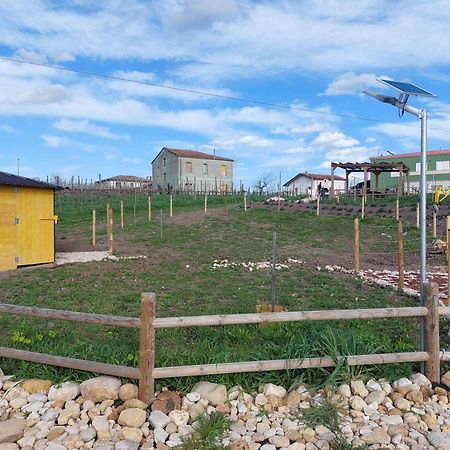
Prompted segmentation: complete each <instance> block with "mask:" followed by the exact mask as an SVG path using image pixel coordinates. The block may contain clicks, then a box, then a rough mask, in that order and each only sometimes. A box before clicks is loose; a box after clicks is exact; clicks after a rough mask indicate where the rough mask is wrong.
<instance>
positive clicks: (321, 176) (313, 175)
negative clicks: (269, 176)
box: [283, 172, 345, 186]
mask: <svg viewBox="0 0 450 450" xmlns="http://www.w3.org/2000/svg"><path fill="white" fill-rule="evenodd" d="M301 177H307V178H311V179H312V180H331V175H330V174H327V175H325V174H321V173H309V172H300V173H299V174H297V175H295V177H293V178H291V179H290V180H289V181H286V183H284V184H283V186H288V185H289V184H291V183H292V182H293V181H295V180H297V179H298V178H301ZM334 179H335V180H338V181H345V178H343V177H340V176H338V175H335V176H334Z"/></svg>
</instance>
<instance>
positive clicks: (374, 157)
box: [370, 150, 450, 161]
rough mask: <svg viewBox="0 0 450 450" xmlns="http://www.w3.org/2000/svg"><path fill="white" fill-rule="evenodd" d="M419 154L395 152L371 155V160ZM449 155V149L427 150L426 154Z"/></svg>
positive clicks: (415, 156)
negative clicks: (392, 153) (393, 153)
mask: <svg viewBox="0 0 450 450" xmlns="http://www.w3.org/2000/svg"><path fill="white" fill-rule="evenodd" d="M420 155H421V153H420V152H411V153H397V154H395V155H383V156H371V158H370V159H371V160H372V161H376V160H385V159H399V158H418V157H419V156H420ZM440 155H450V150H428V151H427V156H440Z"/></svg>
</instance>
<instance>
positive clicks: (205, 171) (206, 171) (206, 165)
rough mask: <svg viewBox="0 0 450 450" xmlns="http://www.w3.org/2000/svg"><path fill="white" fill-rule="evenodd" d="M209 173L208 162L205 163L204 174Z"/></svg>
mask: <svg viewBox="0 0 450 450" xmlns="http://www.w3.org/2000/svg"><path fill="white" fill-rule="evenodd" d="M207 174H208V164H203V175H207Z"/></svg>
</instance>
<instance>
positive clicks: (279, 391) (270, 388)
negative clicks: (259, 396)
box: [263, 383, 286, 398]
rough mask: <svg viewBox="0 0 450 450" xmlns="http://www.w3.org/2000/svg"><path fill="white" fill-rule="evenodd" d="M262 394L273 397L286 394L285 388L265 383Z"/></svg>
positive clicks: (282, 396)
mask: <svg viewBox="0 0 450 450" xmlns="http://www.w3.org/2000/svg"><path fill="white" fill-rule="evenodd" d="M263 394H264V395H265V396H266V397H268V396H269V395H273V396H274V397H279V398H284V397H285V396H286V389H285V388H284V387H283V386H277V385H276V384H272V383H267V384H265V385H264V386H263Z"/></svg>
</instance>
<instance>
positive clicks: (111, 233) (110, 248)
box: [108, 208, 113, 255]
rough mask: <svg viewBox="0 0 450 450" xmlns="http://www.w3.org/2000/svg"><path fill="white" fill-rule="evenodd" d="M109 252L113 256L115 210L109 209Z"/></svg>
mask: <svg viewBox="0 0 450 450" xmlns="http://www.w3.org/2000/svg"><path fill="white" fill-rule="evenodd" d="M108 211H109V227H108V228H109V229H108V252H109V254H110V255H112V254H113V210H112V208H109V210H108Z"/></svg>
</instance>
